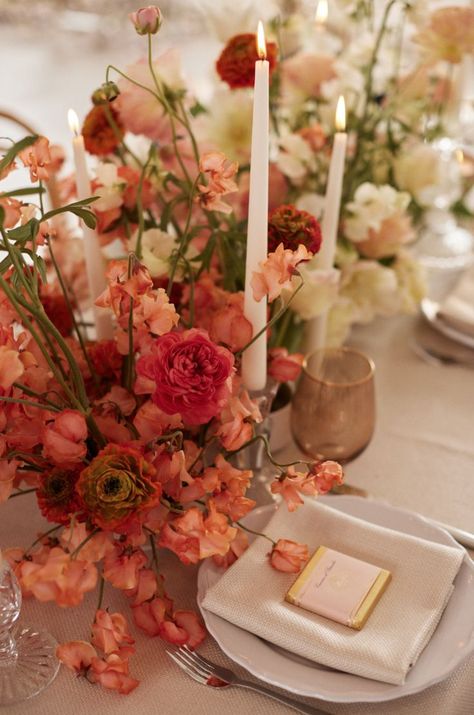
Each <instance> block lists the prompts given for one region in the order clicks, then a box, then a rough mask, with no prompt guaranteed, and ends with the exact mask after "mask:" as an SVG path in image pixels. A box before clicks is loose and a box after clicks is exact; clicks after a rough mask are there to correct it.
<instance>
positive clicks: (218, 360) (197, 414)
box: [137, 329, 234, 425]
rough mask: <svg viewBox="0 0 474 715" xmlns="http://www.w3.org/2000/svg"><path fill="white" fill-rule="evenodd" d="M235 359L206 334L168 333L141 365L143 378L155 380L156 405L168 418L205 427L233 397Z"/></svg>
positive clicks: (197, 332)
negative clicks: (173, 417) (231, 377)
mask: <svg viewBox="0 0 474 715" xmlns="http://www.w3.org/2000/svg"><path fill="white" fill-rule="evenodd" d="M233 365H234V356H233V354H232V353H231V352H230V351H229V350H227V349H226V348H223V347H220V346H219V345H216V344H215V343H213V342H212V341H211V340H210V339H209V336H208V334H207V332H206V331H205V330H197V329H193V330H186V331H185V332H183V333H167V334H166V335H163V336H162V337H161V338H158V340H157V341H156V342H155V345H154V348H153V350H152V352H151V353H150V354H149V355H145V356H143V357H142V358H140V360H139V361H138V363H137V372H138V373H139V374H140V375H144V376H145V377H148V378H150V379H151V380H154V381H155V383H156V390H155V392H154V393H153V396H152V398H153V401H154V402H155V403H156V404H157V405H158V407H160V408H161V409H162V410H163V412H165V413H166V414H167V415H173V414H176V413H179V414H180V415H181V416H182V418H183V421H184V422H187V423H188V424H190V425H201V424H205V423H206V422H208V421H209V420H210V419H211V418H212V417H214V416H215V415H217V414H218V413H219V411H220V409H221V408H222V406H223V405H224V403H225V402H226V400H227V399H228V397H229V396H230V386H229V384H228V382H229V381H228V378H229V377H230V375H231V374H232V369H233Z"/></svg>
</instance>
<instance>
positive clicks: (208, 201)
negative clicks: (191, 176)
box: [198, 151, 238, 213]
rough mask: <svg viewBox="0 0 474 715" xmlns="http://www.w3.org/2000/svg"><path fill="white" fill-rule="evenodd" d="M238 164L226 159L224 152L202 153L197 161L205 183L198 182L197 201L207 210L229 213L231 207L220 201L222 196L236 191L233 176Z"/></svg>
mask: <svg viewBox="0 0 474 715" xmlns="http://www.w3.org/2000/svg"><path fill="white" fill-rule="evenodd" d="M237 169H238V164H237V162H235V161H228V159H227V158H226V156H225V154H222V152H218V151H211V152H208V153H207V154H203V156H202V157H201V159H200V161H199V171H200V172H201V173H202V174H204V175H205V177H206V179H207V183H205V184H198V190H199V203H200V205H201V207H202V208H204V209H206V210H207V211H222V212H223V213H231V212H232V207H231V206H230V205H229V204H226V203H225V202H224V201H222V197H223V196H226V195H227V194H231V193H233V192H234V191H237V184H236V183H235V180H234V176H235V175H236V174H237Z"/></svg>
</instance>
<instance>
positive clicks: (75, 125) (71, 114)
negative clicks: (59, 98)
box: [67, 109, 79, 137]
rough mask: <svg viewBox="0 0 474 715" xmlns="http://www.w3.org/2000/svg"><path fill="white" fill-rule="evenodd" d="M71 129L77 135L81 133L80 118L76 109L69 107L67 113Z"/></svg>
mask: <svg viewBox="0 0 474 715" xmlns="http://www.w3.org/2000/svg"><path fill="white" fill-rule="evenodd" d="M67 121H68V123H69V129H70V130H71V132H72V133H73V134H74V135H75V136H76V137H77V136H78V135H79V118H78V116H77V114H76V112H75V111H74V109H69V110H68V113H67Z"/></svg>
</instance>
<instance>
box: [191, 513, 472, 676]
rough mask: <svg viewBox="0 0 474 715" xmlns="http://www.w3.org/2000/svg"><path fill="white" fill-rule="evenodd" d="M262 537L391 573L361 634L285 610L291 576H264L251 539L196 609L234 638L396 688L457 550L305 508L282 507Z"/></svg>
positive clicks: (437, 608)
mask: <svg viewBox="0 0 474 715" xmlns="http://www.w3.org/2000/svg"><path fill="white" fill-rule="evenodd" d="M264 531H265V534H267V535H268V536H270V537H271V538H272V539H274V540H275V541H276V540H278V539H279V538H286V539H292V540H293V541H298V542H301V543H306V544H307V545H308V547H309V549H310V553H312V552H314V551H315V550H316V549H317V547H318V546H320V545H324V546H327V547H329V548H331V549H336V550H338V551H341V552H344V553H346V554H348V555H350V556H354V557H356V558H358V559H362V560H364V561H368V562H369V563H372V564H375V565H376V566H380V567H382V568H385V569H388V570H389V571H391V573H392V581H391V582H390V584H389V585H388V588H387V590H386V591H385V593H384V594H383V596H382V598H381V600H380V601H379V603H378V604H377V606H376V608H375V610H374V611H373V613H372V615H371V616H370V618H369V620H368V621H367V623H366V624H365V626H364V627H363V629H362V630H361V631H356V630H352V629H350V628H348V627H347V626H343V625H341V624H338V623H335V622H334V621H331V620H328V619H326V618H323V617H322V616H318V615H316V614H313V613H310V612H309V611H305V610H303V609H301V608H298V607H297V606H293V605H291V604H289V603H287V602H286V601H285V600H284V596H285V593H286V591H287V590H288V589H289V587H290V586H291V584H292V583H293V582H294V580H295V575H294V574H286V573H282V572H279V571H276V570H275V569H273V568H272V567H271V566H270V564H269V560H268V553H269V551H270V548H271V544H270V543H269V541H268V540H267V539H265V538H262V537H258V538H257V539H256V540H255V541H254V543H253V544H252V545H251V546H250V547H249V549H248V550H247V551H246V552H245V554H243V556H241V558H240V559H238V561H237V562H236V563H235V564H234V565H233V566H231V568H230V569H229V570H228V571H226V572H225V573H224V574H223V576H222V578H221V579H220V580H219V581H218V582H217V583H216V584H214V586H212V587H211V588H210V589H209V590H208V592H207V593H206V595H205V598H204V601H203V604H202V605H203V606H204V608H206V609H207V610H209V611H212V612H213V613H216V614H217V615H219V616H221V617H222V618H225V619H226V620H228V621H230V622H231V623H234V624H235V625H237V626H240V627H241V628H244V629H246V630H248V631H251V632H252V633H255V634H256V635H257V636H260V637H261V638H264V639H266V640H267V641H270V642H272V643H275V644H276V645H278V646H280V647H282V648H285V649H286V650H288V651H292V652H293V653H296V654H298V655H301V656H303V657H305V658H308V659H310V660H314V661H316V662H318V663H322V664H323V665H327V666H329V667H332V668H335V669H337V670H343V671H346V672H348V673H355V674H356V675H361V676H363V677H365V678H372V679H375V680H380V681H383V682H387V683H394V684H399V683H403V682H404V680H405V677H406V675H407V672H408V671H409V669H410V667H411V666H412V665H413V664H414V663H415V662H416V660H417V659H418V657H419V655H420V653H421V652H422V650H423V648H424V647H425V646H426V644H427V643H428V641H429V639H430V638H431V636H432V634H433V632H434V630H435V628H436V626H437V624H438V622H439V620H440V618H441V615H442V613H443V610H444V608H445V606H446V604H447V602H448V600H449V597H450V595H451V593H452V590H453V585H452V584H453V580H454V578H455V576H456V573H457V572H458V570H459V568H460V565H461V562H462V560H463V555H464V550H463V549H461V548H456V547H449V546H444V545H441V544H434V543H432V542H429V541H425V540H423V539H418V538H416V537H413V536H409V535H406V534H402V533H400V532H397V531H393V530H391V529H386V528H383V527H380V526H376V525H373V524H369V523H367V522H365V521H362V520H360V519H357V518H355V517H352V516H349V515H347V514H343V513H342V512H339V511H337V510H336V509H332V508H331V507H327V506H325V505H323V504H321V503H319V502H317V501H314V500H311V501H310V500H307V501H306V503H305V504H304V506H302V507H300V508H299V509H298V511H297V512H296V513H293V514H290V513H289V512H288V511H287V509H286V506H285V505H282V506H281V507H280V508H279V510H278V511H277V512H276V514H275V515H274V516H273V517H272V519H271V520H270V522H269V524H268V525H267V527H266V528H265V530H264Z"/></svg>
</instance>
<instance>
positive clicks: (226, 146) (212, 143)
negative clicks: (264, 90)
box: [195, 89, 253, 164]
mask: <svg viewBox="0 0 474 715" xmlns="http://www.w3.org/2000/svg"><path fill="white" fill-rule="evenodd" d="M252 108H253V100H252V94H251V93H249V92H247V91H246V90H244V89H239V90H236V91H233V92H229V91H228V90H226V89H221V90H218V91H216V93H215V94H214V96H213V99H212V101H211V103H210V105H209V111H208V112H207V113H206V114H203V115H201V116H200V117H199V120H198V121H197V122H196V127H195V130H196V135H197V138H198V140H200V142H202V143H203V144H204V142H205V145H206V147H207V148H208V150H211V149H215V150H217V151H221V152H223V153H224V154H225V155H226V157H227V158H228V159H230V160H231V161H237V162H239V164H247V163H248V162H249V160H250V145H251V140H252Z"/></svg>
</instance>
